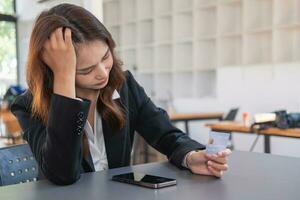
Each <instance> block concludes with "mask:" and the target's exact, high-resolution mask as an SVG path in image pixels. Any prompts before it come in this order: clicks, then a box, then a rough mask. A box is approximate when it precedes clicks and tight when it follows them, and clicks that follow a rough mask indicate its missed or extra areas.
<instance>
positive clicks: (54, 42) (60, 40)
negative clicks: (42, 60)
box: [44, 27, 71, 49]
mask: <svg viewBox="0 0 300 200" xmlns="http://www.w3.org/2000/svg"><path fill="white" fill-rule="evenodd" d="M67 30H68V31H67ZM63 34H64V33H63V27H59V28H57V29H56V30H55V31H53V32H52V33H51V35H50V38H49V45H48V46H45V45H46V43H47V42H46V43H45V45H44V47H45V48H49V47H50V48H52V49H56V48H57V47H64V46H65V40H64V36H65V37H66V36H67V37H68V36H69V38H68V40H71V30H70V29H68V28H67V29H66V31H65V35H63ZM68 42H69V41H68Z"/></svg>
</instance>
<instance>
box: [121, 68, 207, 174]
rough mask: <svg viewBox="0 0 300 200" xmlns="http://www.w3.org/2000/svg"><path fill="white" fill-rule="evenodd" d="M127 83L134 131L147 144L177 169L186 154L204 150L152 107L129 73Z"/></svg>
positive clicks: (163, 113)
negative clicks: (133, 111)
mask: <svg viewBox="0 0 300 200" xmlns="http://www.w3.org/2000/svg"><path fill="white" fill-rule="evenodd" d="M127 81H128V86H129V90H130V91H129V92H130V93H131V94H132V96H133V98H134V101H135V109H136V125H135V129H136V131H137V132H138V133H139V134H140V135H141V136H142V137H143V138H144V139H145V140H146V141H147V143H149V144H150V145H151V146H153V147H154V148H155V149H157V150H158V151H160V152H161V153H163V154H165V155H166V156H167V157H168V159H169V161H170V162H171V163H173V164H174V165H176V166H177V167H179V168H183V166H182V162H183V160H184V158H185V155H186V154H187V153H188V152H190V151H193V150H202V149H205V146H204V145H202V144H200V143H198V142H196V141H195V140H192V139H191V138H189V137H188V136H187V134H185V133H183V132H182V131H181V130H179V129H178V128H176V127H174V126H173V125H172V123H171V121H170V119H169V116H168V114H167V112H166V111H165V110H163V109H161V108H159V107H156V106H155V105H154V103H153V102H152V101H151V99H150V98H149V97H148V96H147V95H146V93H145V91H144V89H143V88H142V87H141V86H140V85H139V84H138V83H137V82H136V80H135V79H134V78H133V76H132V74H131V73H130V72H129V71H128V72H127Z"/></svg>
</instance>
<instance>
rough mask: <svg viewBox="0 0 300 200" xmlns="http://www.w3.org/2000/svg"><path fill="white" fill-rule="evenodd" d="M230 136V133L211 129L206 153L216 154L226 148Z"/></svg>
mask: <svg viewBox="0 0 300 200" xmlns="http://www.w3.org/2000/svg"><path fill="white" fill-rule="evenodd" d="M229 136H230V134H229V133H223V132H215V131H211V132H210V133H209V140H208V144H207V145H206V150H205V151H206V153H208V154H216V153H218V152H220V151H223V150H225V149H226V148H227V146H228V143H229Z"/></svg>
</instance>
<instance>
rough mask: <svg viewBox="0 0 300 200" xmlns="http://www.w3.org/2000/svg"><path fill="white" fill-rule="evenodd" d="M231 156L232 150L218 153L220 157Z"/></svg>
mask: <svg viewBox="0 0 300 200" xmlns="http://www.w3.org/2000/svg"><path fill="white" fill-rule="evenodd" d="M230 154H231V150H230V149H225V150H224V151H220V152H218V153H217V155H218V156H219V157H227V156H229V155H230Z"/></svg>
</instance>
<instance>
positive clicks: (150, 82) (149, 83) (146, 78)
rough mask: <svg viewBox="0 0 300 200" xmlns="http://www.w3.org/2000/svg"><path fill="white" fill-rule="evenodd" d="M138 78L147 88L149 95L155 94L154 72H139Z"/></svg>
mask: <svg viewBox="0 0 300 200" xmlns="http://www.w3.org/2000/svg"><path fill="white" fill-rule="evenodd" d="M136 79H137V80H138V83H139V84H140V85H141V86H142V87H143V88H144V89H145V91H146V94H147V95H148V96H150V97H154V96H155V92H154V75H153V74H145V73H137V75H136Z"/></svg>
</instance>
